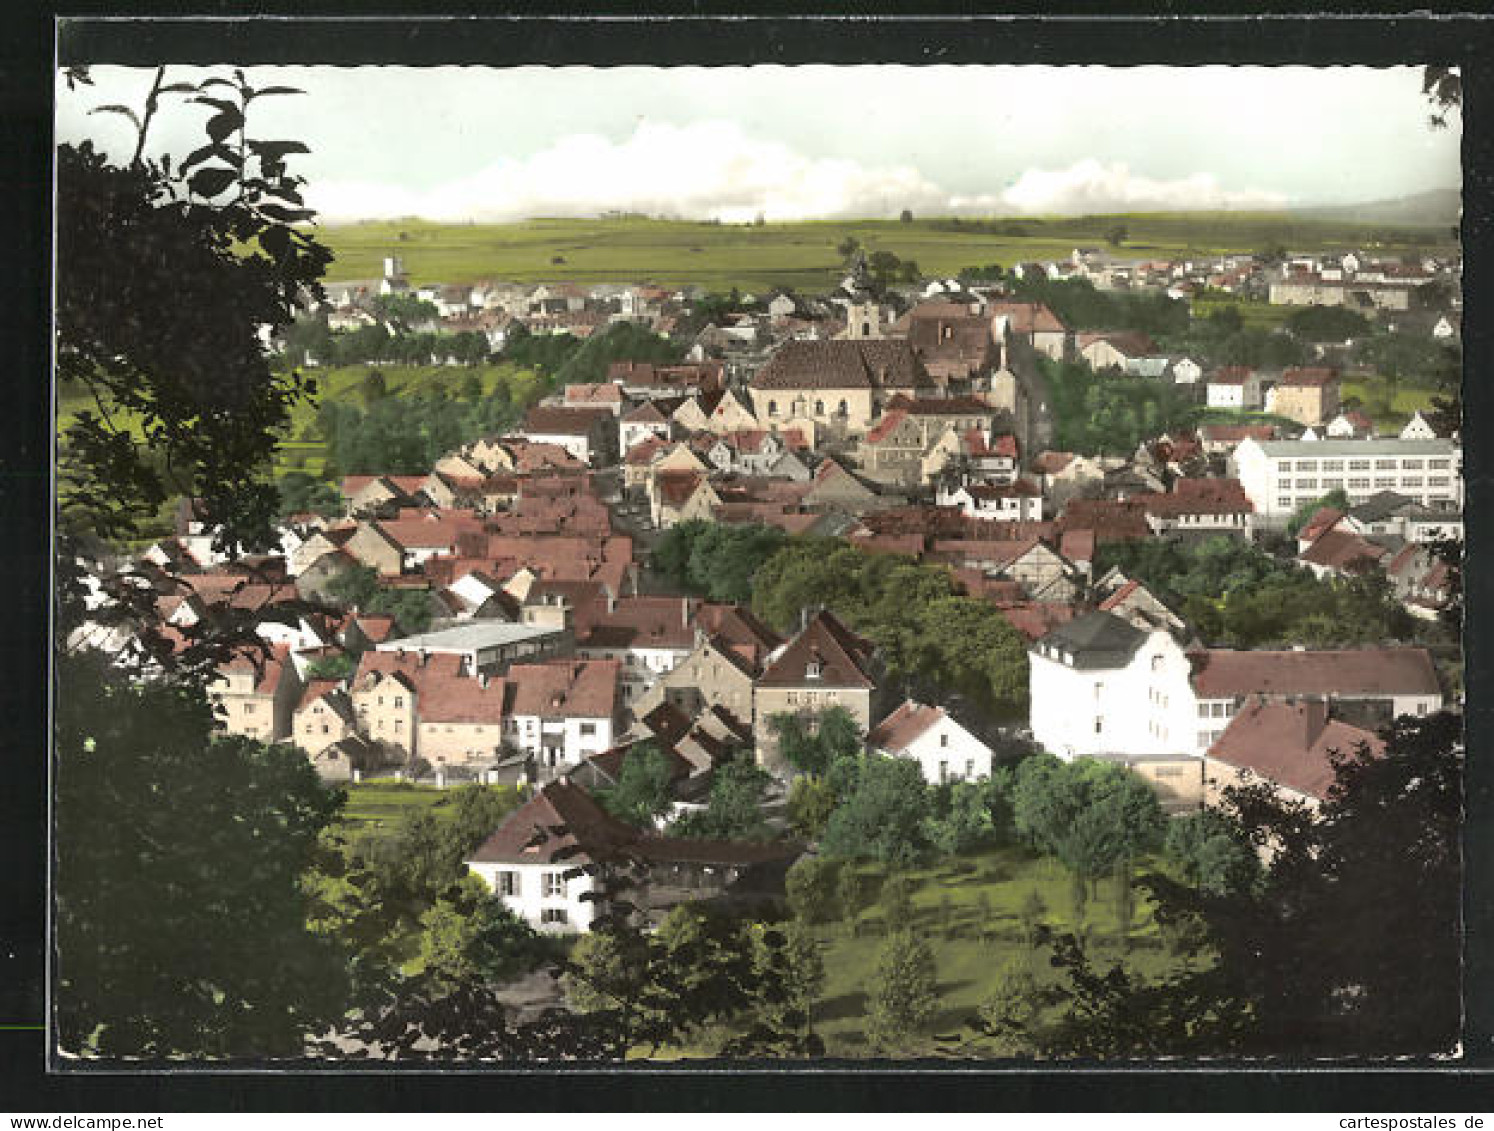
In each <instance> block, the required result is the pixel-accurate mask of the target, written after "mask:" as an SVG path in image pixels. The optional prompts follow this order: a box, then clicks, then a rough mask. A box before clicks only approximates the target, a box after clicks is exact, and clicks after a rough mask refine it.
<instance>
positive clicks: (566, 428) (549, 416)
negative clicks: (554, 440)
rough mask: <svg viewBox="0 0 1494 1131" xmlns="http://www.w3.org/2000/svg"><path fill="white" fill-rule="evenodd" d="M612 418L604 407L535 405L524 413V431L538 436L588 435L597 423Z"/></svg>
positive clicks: (609, 411) (610, 413)
mask: <svg viewBox="0 0 1494 1131" xmlns="http://www.w3.org/2000/svg"><path fill="white" fill-rule="evenodd" d="M612 419H613V416H612V412H611V410H609V409H605V408H546V407H545V406H544V405H535V406H534V407H533V408H531V409H530V410H529V411H528V412H527V413H525V414H524V431H525V432H526V433H528V434H530V435H539V436H589V435H590V434H591V432H592V430H593V429H595V428H596V427H597V425H598V424H599V423H603V422H607V421H610V420H612Z"/></svg>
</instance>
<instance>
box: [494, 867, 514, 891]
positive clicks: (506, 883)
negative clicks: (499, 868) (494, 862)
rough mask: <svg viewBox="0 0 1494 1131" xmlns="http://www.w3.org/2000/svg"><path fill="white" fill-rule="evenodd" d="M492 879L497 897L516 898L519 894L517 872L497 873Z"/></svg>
mask: <svg viewBox="0 0 1494 1131" xmlns="http://www.w3.org/2000/svg"><path fill="white" fill-rule="evenodd" d="M494 879H495V880H496V881H497V886H498V894H499V895H507V896H516V895H518V894H519V891H520V887H519V873H518V872H499V873H498V874H497V876H495V877H494Z"/></svg>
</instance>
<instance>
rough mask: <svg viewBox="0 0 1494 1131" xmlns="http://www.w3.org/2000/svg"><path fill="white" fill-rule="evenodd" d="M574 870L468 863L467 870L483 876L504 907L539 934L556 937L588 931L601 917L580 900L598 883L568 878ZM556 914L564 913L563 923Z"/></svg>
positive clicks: (564, 865) (557, 865) (564, 866)
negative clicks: (548, 913)
mask: <svg viewBox="0 0 1494 1131" xmlns="http://www.w3.org/2000/svg"><path fill="white" fill-rule="evenodd" d="M573 867H575V865H574V864H569V863H555V864H510V863H507V862H502V861H486V860H471V861H468V862H467V869H468V870H469V871H470V872H471V873H472V874H473V875H475V876H481V877H482V878H483V880H484V881H485V882H486V883H487V885H488V887H490V888H491V889H492V890H493V894H495V895H496V896H498V898H499V899H501V900H502V901H503V905H504V906H505V907H507V908H508V909H509V910H510V911H512V912H513V913H514V914H515V915H517V916H519V917H520V918H522V919H523V920H524V921H525V922H526V923H528V924H529V925H530V926H531V927H534V928H535V929H536V930H540V931H548V932H551V933H554V934H565V933H569V932H574V931H585V930H588V929H589V928H590V927H591V923H592V920H593V919H594V918H595V917H596V915H597V913H598V908H597V905H596V904H595V903H593V902H591V901H590V900H583V899H582V898H581V897H582V896H583V895H585V894H587V893H589V892H591V891H594V890H595V889H596V879H595V878H594V877H592V876H572V877H570V878H569V879H567V878H565V873H566V872H567V871H569V870H571V869H572V868H573ZM509 893H512V894H509ZM546 912H550V913H551V914H550V915H547V914H546ZM554 912H561V913H563V914H564V916H565V918H564V920H557V919H555V918H554V914H553V913H554Z"/></svg>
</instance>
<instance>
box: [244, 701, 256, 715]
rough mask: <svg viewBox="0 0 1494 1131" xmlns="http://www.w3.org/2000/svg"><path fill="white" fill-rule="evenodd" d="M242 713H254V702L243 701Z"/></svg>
mask: <svg viewBox="0 0 1494 1131" xmlns="http://www.w3.org/2000/svg"><path fill="white" fill-rule="evenodd" d="M244 714H246V715H252V714H254V704H253V703H245V704H244Z"/></svg>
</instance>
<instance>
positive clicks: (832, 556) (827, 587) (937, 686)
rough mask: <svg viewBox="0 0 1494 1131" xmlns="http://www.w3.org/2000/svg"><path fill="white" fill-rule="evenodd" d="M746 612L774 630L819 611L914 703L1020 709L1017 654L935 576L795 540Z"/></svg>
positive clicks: (770, 563) (987, 609) (1013, 636)
mask: <svg viewBox="0 0 1494 1131" xmlns="http://www.w3.org/2000/svg"><path fill="white" fill-rule="evenodd" d="M752 589H753V594H752V608H753V611H754V612H755V613H757V615H758V616H760V617H762V619H763V620H764V621H765V622H767V623H768V624H770V625H772V626H773V627H774V628H776V629H778V630H779V631H781V632H787V631H792V630H793V628H794V627H795V626H796V625H797V624H798V621H799V616H800V613H801V610H803V609H805V608H807V607H810V606H814V605H823V606H825V607H827V608H829V609H830V610H831V611H832V612H834V613H835V614H836V615H837V616H839V617H840V618H841V619H842V620H844V621H845V622H846V623H847V624H848V625H849V626H850V627H851V628H852V629H854V630H855V631H857V632H859V633H862V634H864V635H865V636H867V637H869V638H871V639H872V640H875V641H876V643H877V644H878V645H879V647H880V649H881V653H882V655H883V656H884V657H885V660H886V664H887V671H888V674H889V675H891V676H892V677H893V678H894V679H895V680H898V681H900V682H901V683H902V684H903V686H904V689H905V690H906V691H907V692H908V693H909V694H910V695H912V696H914V697H915V698H918V697H922V698H929V697H933V698H934V699H935V701H946V700H947V699H948V698H949V697H950V696H951V695H955V696H959V697H963V698H964V699H965V700H967V701H968V704H969V705H970V706H971V707H973V708H975V709H977V710H978V711H980V712H982V713H985V714H988V715H990V716H992V717H995V718H1017V717H1021V715H1022V714H1023V713H1024V712H1025V710H1026V706H1027V650H1026V647H1025V645H1024V643H1023V641H1022V638H1021V636H1020V635H1019V634H1018V633H1017V631H1016V629H1014V628H1012V626H1011V625H1010V624H1009V623H1008V622H1007V620H1006V619H1005V618H1004V617H1003V616H1002V615H1001V613H1000V611H999V610H997V609H996V608H995V606H993V605H991V604H990V603H988V602H986V601H981V600H977V599H975V598H971V597H964V596H960V595H958V594H956V593H955V590H954V584H953V581H952V580H951V578H950V575H949V574H948V573H947V572H946V571H944V570H941V569H937V568H934V567H932V566H925V565H919V564H918V563H916V562H914V561H912V560H910V559H908V558H905V557H901V556H898V555H890V554H869V553H866V552H864V551H862V550H859V549H857V548H856V547H854V546H851V545H848V544H847V543H846V542H844V541H841V540H839V539H835V538H796V539H793V540H791V541H790V542H789V543H788V544H787V545H786V546H784V548H783V549H781V550H780V551H779V552H778V553H776V554H774V555H773V556H772V557H771V558H769V559H768V560H767V561H765V562H764V563H763V564H762V566H761V567H759V568H758V570H757V572H756V573H755V574H754V576H753V582H752Z"/></svg>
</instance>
